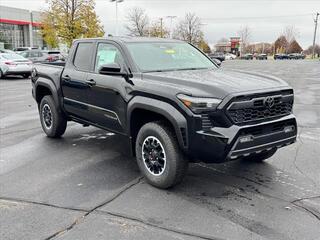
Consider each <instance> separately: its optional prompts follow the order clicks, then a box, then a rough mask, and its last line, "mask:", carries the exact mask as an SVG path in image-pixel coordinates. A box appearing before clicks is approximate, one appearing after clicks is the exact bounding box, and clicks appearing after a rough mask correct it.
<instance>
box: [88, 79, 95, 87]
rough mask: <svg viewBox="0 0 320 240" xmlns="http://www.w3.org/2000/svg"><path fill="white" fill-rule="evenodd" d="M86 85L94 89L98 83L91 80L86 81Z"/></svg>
mask: <svg viewBox="0 0 320 240" xmlns="http://www.w3.org/2000/svg"><path fill="white" fill-rule="evenodd" d="M86 84H88V85H89V86H90V87H92V86H94V85H96V84H97V83H96V81H95V80H93V79H90V80H87V81H86Z"/></svg>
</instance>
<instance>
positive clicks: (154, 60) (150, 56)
mask: <svg viewBox="0 0 320 240" xmlns="http://www.w3.org/2000/svg"><path fill="white" fill-rule="evenodd" d="M127 46H128V49H129V52H130V53H131V56H132V58H133V60H134V61H135V62H136V64H137V65H138V67H139V69H140V70H141V71H142V72H156V71H174V70H188V69H205V68H215V67H216V65H214V63H213V62H211V61H210V60H209V59H208V58H207V57H206V56H205V55H204V54H203V53H201V52H200V51H199V50H197V49H196V48H194V47H193V46H191V45H190V44H187V43H183V42H150V43H146V42H144V43H128V45H127Z"/></svg>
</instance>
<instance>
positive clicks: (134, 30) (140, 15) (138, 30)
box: [126, 7, 149, 36]
mask: <svg viewBox="0 0 320 240" xmlns="http://www.w3.org/2000/svg"><path fill="white" fill-rule="evenodd" d="M126 18H127V21H128V24H127V25H126V29H127V30H128V32H129V35H132V36H147V35H148V26H149V17H148V15H147V14H146V12H145V10H144V9H142V8H139V7H134V8H132V9H131V10H130V11H129V13H128V15H127V17H126Z"/></svg>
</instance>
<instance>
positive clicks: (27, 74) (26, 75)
mask: <svg viewBox="0 0 320 240" xmlns="http://www.w3.org/2000/svg"><path fill="white" fill-rule="evenodd" d="M29 76H30V74H29V73H24V74H22V77H23V78H29Z"/></svg>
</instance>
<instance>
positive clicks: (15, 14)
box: [0, 5, 45, 49]
mask: <svg viewBox="0 0 320 240" xmlns="http://www.w3.org/2000/svg"><path fill="white" fill-rule="evenodd" d="M40 17H41V12H37V11H29V10H25V9H19V8H12V7H6V6H1V5H0V42H2V43H3V44H0V46H1V45H4V47H5V48H6V49H14V48H18V47H22V46H26V47H39V48H42V47H44V46H45V43H44V41H43V38H42V35H41V33H40V26H41V22H40Z"/></svg>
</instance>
